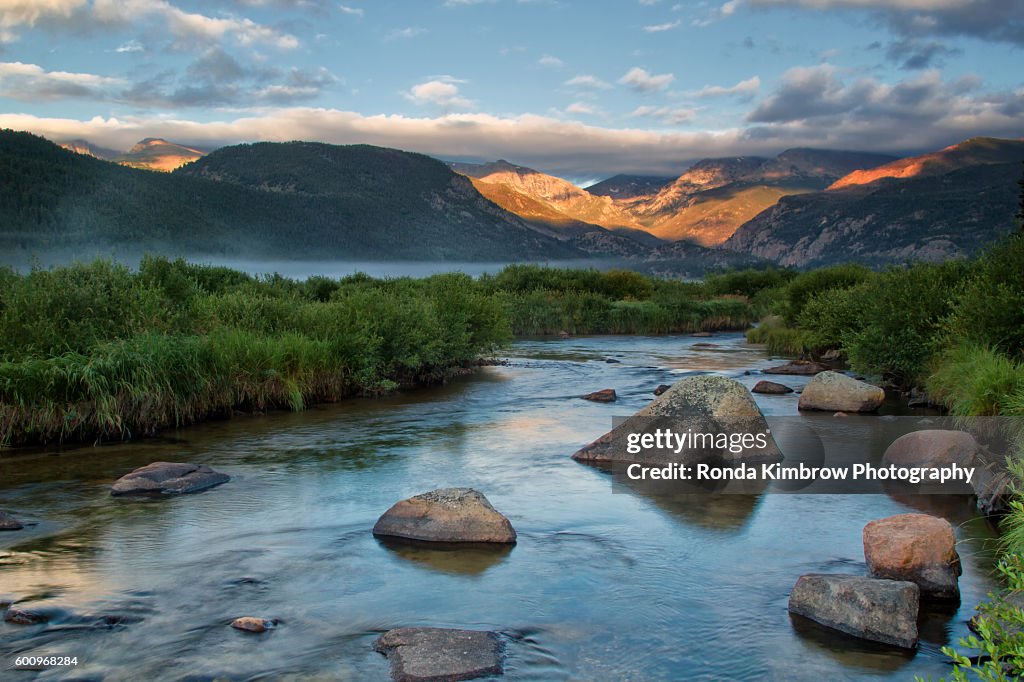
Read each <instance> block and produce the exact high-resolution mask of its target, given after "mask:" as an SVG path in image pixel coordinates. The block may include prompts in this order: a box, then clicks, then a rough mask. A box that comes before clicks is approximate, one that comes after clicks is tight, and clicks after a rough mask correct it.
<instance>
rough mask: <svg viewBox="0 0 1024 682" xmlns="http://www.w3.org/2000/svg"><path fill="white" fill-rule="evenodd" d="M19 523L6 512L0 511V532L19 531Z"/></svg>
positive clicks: (20, 526)
mask: <svg viewBox="0 0 1024 682" xmlns="http://www.w3.org/2000/svg"><path fill="white" fill-rule="evenodd" d="M22 528H24V526H23V525H22V524H21V521H19V520H18V519H16V518H14V517H13V516H11V515H10V514H8V513H6V512H2V511H0V530H21V529H22Z"/></svg>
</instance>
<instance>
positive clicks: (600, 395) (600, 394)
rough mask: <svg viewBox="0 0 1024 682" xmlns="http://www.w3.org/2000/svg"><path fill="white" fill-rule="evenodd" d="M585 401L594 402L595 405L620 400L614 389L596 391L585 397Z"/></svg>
mask: <svg viewBox="0 0 1024 682" xmlns="http://www.w3.org/2000/svg"><path fill="white" fill-rule="evenodd" d="M583 399H584V400H592V401H594V402H595V403H614V402H615V401H616V400H618V396H617V395H616V394H615V389H614V388H604V389H601V390H600V391H594V392H593V393H588V394H586V395H585V396H583Z"/></svg>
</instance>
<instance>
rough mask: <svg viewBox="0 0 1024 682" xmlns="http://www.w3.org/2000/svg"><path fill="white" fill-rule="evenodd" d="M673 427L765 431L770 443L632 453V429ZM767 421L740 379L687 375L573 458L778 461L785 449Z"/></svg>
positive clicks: (705, 431) (710, 431)
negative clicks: (736, 448) (753, 446)
mask: <svg viewBox="0 0 1024 682" xmlns="http://www.w3.org/2000/svg"><path fill="white" fill-rule="evenodd" d="M658 428H661V429H670V430H672V431H674V432H675V433H677V434H683V433H686V432H687V430H692V431H693V432H694V433H700V434H732V433H749V434H767V435H766V436H765V438H766V440H767V445H768V447H767V448H764V449H760V450H752V449H747V448H745V449H743V451H742V452H733V451H731V450H729V449H728V448H711V449H710V450H709V449H708V448H703V447H688V448H684V449H683V450H681V451H680V452H667V451H665V450H655V449H645V450H644V451H642V452H639V453H635V454H631V453H630V452H629V451H628V448H627V445H628V443H627V438H628V437H629V436H630V434H638V433H650V432H652V431H653V430H655V429H658ZM768 431H769V429H768V423H767V422H766V421H765V419H764V415H762V414H761V410H760V409H758V407H757V403H755V402H754V398H753V396H752V395H750V391H748V390H747V389H746V387H744V386H743V384H741V383H740V382H738V381H735V380H733V379H728V378H726V377H721V376H715V375H704V376H695V377H687V378H686V379H682V380H680V381H677V382H676V383H675V384H674V385H673V386H672V387H671V388H670V389H668V390H667V391H665V392H664V393H662V394H661V395H660V396H658V397H657V398H655V399H654V400H653V401H652V402H651V403H650V404H648V405H647V407H645V408H643V409H642V410H640V411H639V412H637V413H636V414H634V415H633V416H632V417H630V418H629V419H626V420H625V421H623V422H621V423H619V424H617V425H616V426H615V427H614V428H613V429H612V430H611V431H609V432H608V433H606V434H605V435H603V436H601V437H600V438H598V439H597V440H596V441H594V442H593V443H591V444H590V445H587V446H585V447H583V448H581V449H580V450H578V451H577V452H576V453H575V454H574V455H573V459H576V460H579V461H586V462H639V463H644V464H671V463H685V462H698V461H708V460H718V461H721V462H723V463H726V464H737V463H740V462H756V461H765V462H767V461H778V460H781V459H782V453H781V452H779V448H778V446H777V445H776V444H775V441H774V440H773V439H772V437H771V434H770V433H768Z"/></svg>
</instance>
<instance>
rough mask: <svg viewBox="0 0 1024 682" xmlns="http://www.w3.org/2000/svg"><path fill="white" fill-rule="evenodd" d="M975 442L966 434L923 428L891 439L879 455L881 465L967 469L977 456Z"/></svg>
mask: <svg viewBox="0 0 1024 682" xmlns="http://www.w3.org/2000/svg"><path fill="white" fill-rule="evenodd" d="M978 450H979V448H978V441H976V440H974V436H972V435H971V434H969V433H967V432H966V431H946V430H943V429H926V430H924V431H913V432H911V433H907V434H904V435H902V436H900V437H899V438H897V439H896V440H894V441H893V442H892V445H890V446H889V447H888V448H886V450H885V454H884V455H883V456H882V464H883V465H889V464H895V465H896V466H899V467H944V466H949V465H950V464H958V465H959V466H962V467H968V466H971V465H972V464H973V463H974V459H975V457H977V455H978Z"/></svg>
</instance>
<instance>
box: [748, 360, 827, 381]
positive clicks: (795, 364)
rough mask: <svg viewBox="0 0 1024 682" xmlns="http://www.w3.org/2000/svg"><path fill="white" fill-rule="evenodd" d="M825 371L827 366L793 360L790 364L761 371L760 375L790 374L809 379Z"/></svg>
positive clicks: (809, 361) (808, 361)
mask: <svg viewBox="0 0 1024 682" xmlns="http://www.w3.org/2000/svg"><path fill="white" fill-rule="evenodd" d="M827 371H828V365H823V364H821V363H820V362H814V361H812V360H793V361H791V362H787V363H786V364H785V365H779V366H777V367H769V368H768V369H765V370H761V373H762V374H790V375H794V376H802V377H809V376H813V375H815V374H821V373H822V372H827Z"/></svg>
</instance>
